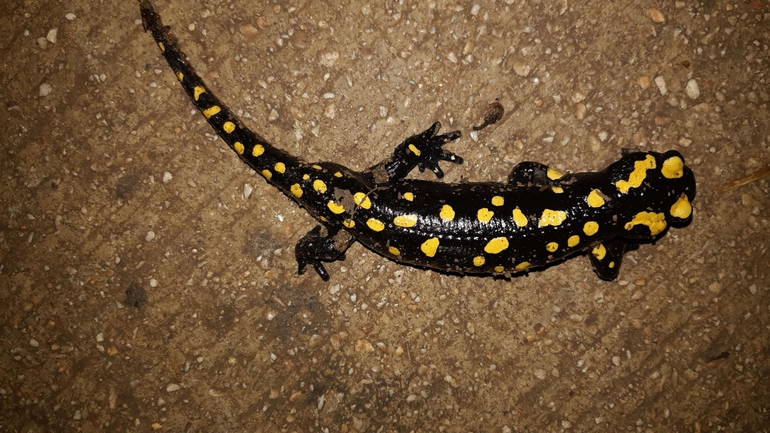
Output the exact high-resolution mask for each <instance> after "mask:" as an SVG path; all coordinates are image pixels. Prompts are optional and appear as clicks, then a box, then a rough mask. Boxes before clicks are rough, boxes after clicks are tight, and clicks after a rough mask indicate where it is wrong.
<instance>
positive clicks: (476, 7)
mask: <svg viewBox="0 0 770 433" xmlns="http://www.w3.org/2000/svg"><path fill="white" fill-rule="evenodd" d="M479 10H481V6H479V5H478V4H475V5H473V6H472V7H471V15H473V16H476V15H478V14H479Z"/></svg>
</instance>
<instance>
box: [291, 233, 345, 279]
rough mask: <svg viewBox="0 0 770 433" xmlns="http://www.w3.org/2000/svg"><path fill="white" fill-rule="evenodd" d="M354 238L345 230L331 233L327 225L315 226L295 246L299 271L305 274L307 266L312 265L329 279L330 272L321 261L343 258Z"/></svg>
mask: <svg viewBox="0 0 770 433" xmlns="http://www.w3.org/2000/svg"><path fill="white" fill-rule="evenodd" d="M354 240H355V239H354V238H353V236H351V235H350V233H348V232H346V231H345V230H338V231H336V232H334V233H330V232H328V230H327V229H326V227H323V228H322V227H321V226H315V227H314V228H313V229H312V230H310V231H309V232H307V234H306V235H305V236H302V238H301V239H300V240H299V242H297V246H296V247H295V248H294V255H295V257H296V258H297V264H298V265H299V270H298V273H299V274H300V275H301V274H304V273H305V267H306V266H307V265H310V266H312V267H313V269H315V271H316V272H317V273H318V275H319V276H320V277H321V279H322V280H324V281H329V273H328V272H326V269H325V268H324V265H323V264H322V263H321V262H333V261H336V260H343V259H344V258H345V257H344V253H345V250H347V249H348V247H349V246H350V244H352V243H353V241H354Z"/></svg>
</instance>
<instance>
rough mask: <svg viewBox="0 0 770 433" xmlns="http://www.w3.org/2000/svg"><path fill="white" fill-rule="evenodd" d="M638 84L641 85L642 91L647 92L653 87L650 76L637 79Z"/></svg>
mask: <svg viewBox="0 0 770 433" xmlns="http://www.w3.org/2000/svg"><path fill="white" fill-rule="evenodd" d="M636 84H638V85H639V87H641V88H642V90H647V89H649V88H650V86H651V85H652V80H651V79H650V77H648V76H646V75H645V76H643V77H639V78H637V79H636Z"/></svg>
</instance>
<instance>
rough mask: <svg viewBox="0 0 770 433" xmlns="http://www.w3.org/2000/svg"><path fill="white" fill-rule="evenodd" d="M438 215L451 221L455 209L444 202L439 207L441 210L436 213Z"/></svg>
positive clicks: (453, 217)
mask: <svg viewBox="0 0 770 433" xmlns="http://www.w3.org/2000/svg"><path fill="white" fill-rule="evenodd" d="M438 216H440V217H441V219H442V220H444V221H446V222H449V221H452V220H453V219H455V210H454V209H452V206H449V205H448V204H445V205H444V206H442V207H441V212H439V213H438Z"/></svg>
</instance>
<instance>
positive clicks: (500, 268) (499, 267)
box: [495, 266, 505, 274]
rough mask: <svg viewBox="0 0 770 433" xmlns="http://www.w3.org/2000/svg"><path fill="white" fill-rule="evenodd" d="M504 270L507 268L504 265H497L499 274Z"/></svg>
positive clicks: (496, 269) (496, 268)
mask: <svg viewBox="0 0 770 433" xmlns="http://www.w3.org/2000/svg"><path fill="white" fill-rule="evenodd" d="M504 270H505V268H504V267H502V266H495V272H497V273H498V274H501V273H502V272H503V271H504Z"/></svg>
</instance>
